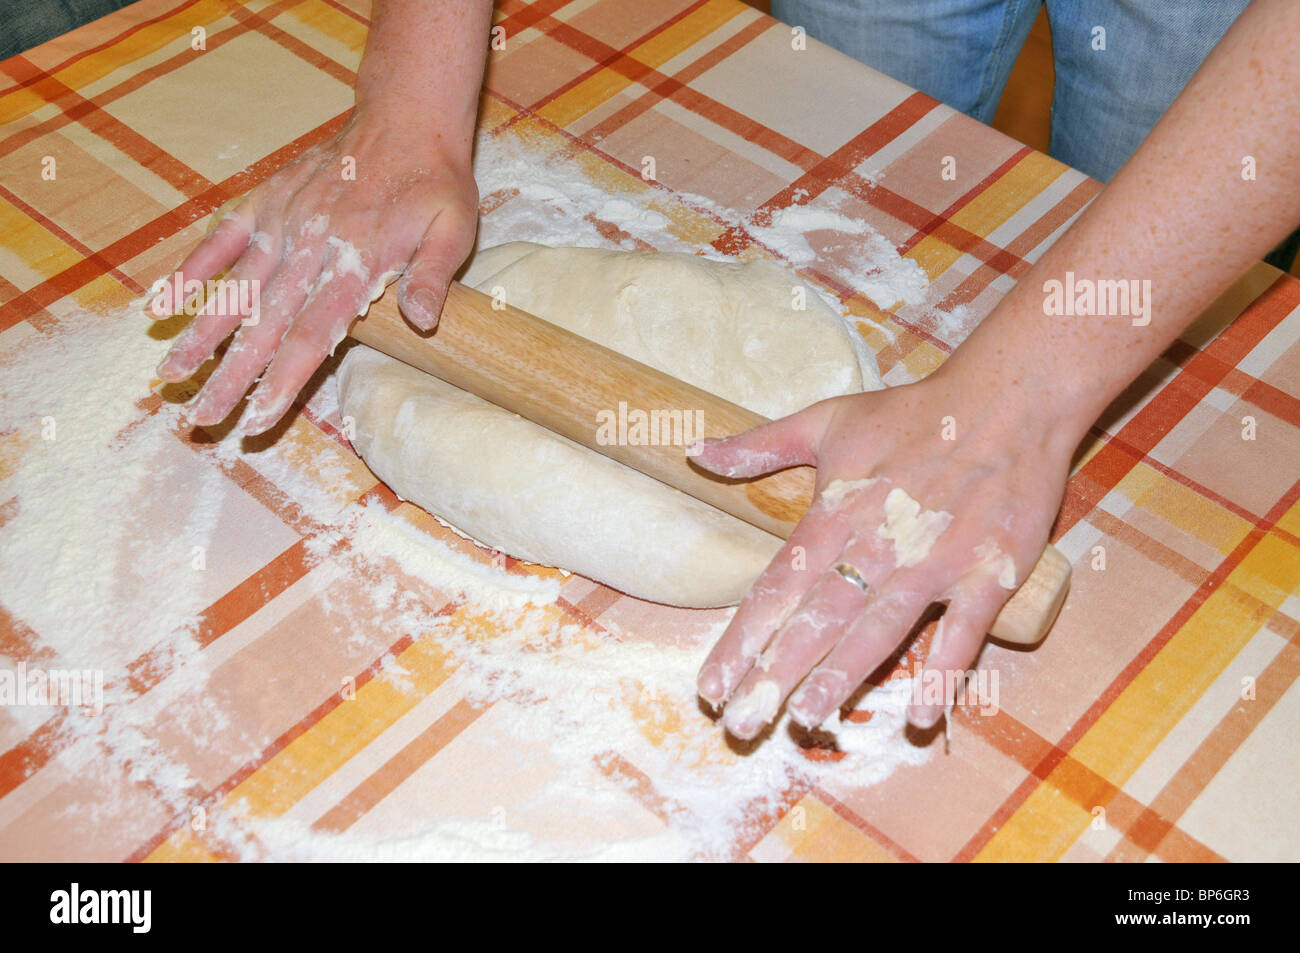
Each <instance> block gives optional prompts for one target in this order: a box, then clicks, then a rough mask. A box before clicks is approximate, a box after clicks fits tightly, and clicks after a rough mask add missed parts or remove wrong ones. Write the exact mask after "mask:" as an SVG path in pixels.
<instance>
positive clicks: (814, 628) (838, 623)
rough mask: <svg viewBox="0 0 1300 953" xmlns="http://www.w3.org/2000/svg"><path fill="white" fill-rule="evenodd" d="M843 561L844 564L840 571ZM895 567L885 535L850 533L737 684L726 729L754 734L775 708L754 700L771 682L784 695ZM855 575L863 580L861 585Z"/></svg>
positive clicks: (766, 695)
mask: <svg viewBox="0 0 1300 953" xmlns="http://www.w3.org/2000/svg"><path fill="white" fill-rule="evenodd" d="M878 496H879V494H877V497H878ZM873 503H874V504H877V505H878V503H879V500H878V498H877V499H871V498H866V499H865V500H864V505H862V506H861V507H860V508H859V509H858V510H857V515H858V516H860V515H861V514H863V513H870V512H873V510H872V509H871V504H873ZM836 521H837V522H840V523H843V524H845V525H847V526H853V525H861V523H860V521H859V520H855V519H852V518H844V517H839V518H837V520H836ZM841 566H843V567H845V571H844V572H843V573H842V572H841V571H840V568H839V567H841ZM893 571H894V560H893V558H892V552H891V551H890V549H889V546H888V541H887V540H882V539H880V538H879V537H878V536H877V535H876V534H875V533H874V532H870V531H869V532H865V533H863V532H858V533H855V534H853V535H852V536H851V537H850V538H849V539H848V541H847V542H846V543H845V545H844V546H843V547H842V548H841V550H840V552H839V553H838V554H836V556H835V557H834V558H833V559H831V560H830V561H829V562H828V563H827V565H826V568H825V570H824V571H823V573H822V575H820V576H819V577H818V578H817V581H816V582H815V583H814V584H813V586H812V587H811V588H809V589H808V590H807V593H806V595H805V596H804V598H803V600H802V601H801V602H800V604H799V606H798V607H797V608H796V609H795V610H794V611H793V612H791V613H790V614H789V617H788V618H787V619H786V620H785V621H784V622H782V623H781V625H780V627H779V628H778V630H777V631H776V633H775V634H774V635H773V636H772V639H771V640H770V642H769V644H768V646H767V648H766V650H765V651H764V652H763V654H762V656H761V657H760V658H759V659H758V661H757V664H756V665H755V666H754V667H753V668H752V670H751V671H750V672H749V674H748V675H747V676H746V677H745V680H744V682H742V684H741V685H740V686H739V687H738V688H737V689H736V691H735V700H734V701H732V702H731V703H730V704H729V705H728V706H727V716H726V717H725V718H724V723H725V724H726V726H727V729H728V730H729V731H731V733H732V734H733V735H735V736H736V737H738V738H752V737H754V736H755V735H757V734H758V732H759V731H761V730H762V728H763V726H764V725H765V724H766V723H767V721H769V720H770V719H771V717H772V715H774V714H775V709H774V708H772V706H771V703H770V701H769V702H767V703H766V704H763V705H758V704H755V702H754V701H753V700H754V699H770V698H771V697H772V696H773V694H774V693H773V689H772V686H773V685H775V686H776V688H777V689H779V694H778V695H777V699H776V700H777V701H782V700H784V699H785V698H786V697H787V696H788V695H789V694H790V692H791V691H793V690H794V688H795V686H796V685H798V684H799V682H801V681H802V680H803V678H804V676H806V675H807V674H808V673H809V672H810V671H812V669H813V667H814V666H816V664H817V663H818V662H820V661H821V660H822V658H824V657H825V655H826V654H827V653H828V652H829V651H830V650H831V649H832V648H834V647H835V645H836V644H837V643H838V642H839V641H840V639H841V638H842V637H843V636H844V633H845V631H846V630H847V629H848V627H849V626H850V625H851V624H852V623H853V621H854V620H855V619H856V618H857V617H858V615H859V614H860V613H861V612H862V610H863V608H864V607H865V606H866V605H867V602H868V599H869V598H870V594H871V591H872V590H873V588H875V587H877V586H880V585H881V584H883V583H884V582H885V580H887V579H888V578H889V576H890V574H891V573H892V572H893ZM855 580H860V581H861V584H862V586H865V591H864V589H863V588H861V587H860V586H859V584H858V582H857V581H855ZM764 683H767V684H764ZM744 699H751V700H750V701H744ZM792 714H793V713H792ZM757 716H764V717H761V718H757ZM756 719H757V720H756Z"/></svg>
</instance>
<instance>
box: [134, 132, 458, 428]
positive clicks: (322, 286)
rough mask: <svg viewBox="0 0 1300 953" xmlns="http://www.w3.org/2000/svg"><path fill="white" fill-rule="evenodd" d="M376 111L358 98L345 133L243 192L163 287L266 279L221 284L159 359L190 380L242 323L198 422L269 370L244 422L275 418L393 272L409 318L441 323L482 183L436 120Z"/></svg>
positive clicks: (165, 370)
mask: <svg viewBox="0 0 1300 953" xmlns="http://www.w3.org/2000/svg"><path fill="white" fill-rule="evenodd" d="M377 115H378V116H379V117H380V118H371V117H368V116H363V115H362V114H361V112H360V110H358V111H357V112H354V114H353V117H352V119H351V120H350V121H349V123H348V125H347V126H346V127H345V128H344V129H343V130H342V131H341V132H340V133H339V134H338V135H337V136H335V137H334V138H332V139H330V140H328V141H326V142H324V143H322V144H321V145H318V146H315V147H313V148H312V149H309V150H307V151H306V152H304V153H303V154H302V155H301V156H299V157H298V158H297V159H296V160H294V161H293V162H291V163H290V164H289V165H287V166H285V167H284V168H283V169H281V170H279V171H278V172H276V173H275V174H274V175H273V176H271V178H269V179H267V180H266V181H265V182H263V183H262V184H261V185H259V186H258V187H257V188H255V189H254V190H253V191H252V192H250V193H249V194H248V195H247V196H245V198H244V199H243V200H242V201H241V202H240V203H239V204H238V205H236V206H235V208H234V209H233V210H232V211H230V212H229V213H227V214H226V216H225V217H224V218H223V219H222V220H221V222H220V223H219V224H218V226H217V228H216V229H215V230H214V231H213V232H212V234H211V235H209V236H208V237H207V238H206V239H204V241H203V242H202V243H200V244H199V246H198V247H197V248H196V249H195V250H194V251H193V252H191V253H190V255H189V256H188V257H187V258H186V259H185V261H184V262H183V263H182V265H181V267H180V269H179V272H178V276H174V277H173V278H172V280H171V282H170V283H171V285H172V287H170V288H168V289H166V292H165V296H160V297H164V300H170V301H181V300H183V298H182V297H181V296H182V294H183V292H182V288H183V287H184V285H186V284H189V283H191V282H193V281H194V280H198V281H200V282H206V281H208V280H209V279H211V278H213V277H215V276H216V275H217V274H219V273H220V272H222V271H226V270H227V269H228V271H227V274H226V280H227V281H237V282H250V283H251V282H256V283H257V284H256V285H253V286H252V287H255V288H258V289H260V296H252V295H245V294H241V295H239V296H212V298H211V299H210V300H209V301H208V303H207V304H206V305H205V307H204V309H203V311H202V312H201V313H200V314H199V315H198V316H197V318H196V319H195V321H194V323H193V324H192V325H191V326H190V327H189V328H187V329H186V330H185V331H184V332H183V333H182V334H181V335H180V337H179V338H178V339H177V340H176V343H175V345H174V347H173V348H172V349H171V351H170V353H169V354H168V355H167V357H166V358H165V359H164V360H163V362H162V364H161V365H159V368H158V376H159V377H161V378H162V379H163V380H165V381H182V380H185V379H186V378H188V377H190V376H191V375H192V374H193V373H194V372H195V371H196V370H197V369H198V368H199V367H200V366H201V365H202V364H203V363H204V361H206V360H207V359H208V358H209V357H211V356H212V354H213V353H214V352H215V350H216V348H217V346H218V345H219V344H220V343H221V342H222V341H223V340H225V338H226V337H227V336H228V335H229V334H230V333H231V331H235V336H234V340H233V341H232V343H231V345H230V347H229V348H228V349H227V351H226V352H225V354H224V356H223V357H222V360H221V364H220V366H219V367H218V368H217V369H216V371H215V372H213V374H212V376H211V377H210V378H209V379H208V381H207V383H206V385H205V386H204V387H203V390H202V392H201V393H200V394H199V396H198V398H197V399H196V401H195V404H194V407H193V410H192V412H191V419H192V421H193V422H194V423H196V424H199V425H207V424H214V423H217V422H219V421H221V420H223V419H224V418H225V417H226V416H227V415H228V414H229V413H230V412H231V410H233V409H234V407H235V406H236V405H237V404H238V403H239V401H240V399H241V398H242V397H243V396H244V394H245V392H246V391H247V390H248V388H249V387H250V386H251V385H252V384H253V383H254V382H255V381H257V380H258V378H259V376H260V377H261V381H260V383H258V385H257V387H256V389H255V390H254V392H253V394H252V397H251V398H250V399H249V401H248V406H247V408H246V409H245V411H244V414H243V416H242V417H241V419H240V421H239V427H240V429H241V430H242V431H243V432H245V433H248V434H258V433H262V432H263V431H265V430H268V429H270V428H271V427H272V426H273V425H274V424H275V423H276V421H278V420H279V419H280V418H281V417H282V416H283V415H284V413H285V411H287V410H288V409H289V406H290V404H291V403H292V401H293V399H294V397H295V396H296V395H297V394H298V391H299V390H301V388H302V387H303V385H305V384H306V383H307V381H308V379H310V377H311V375H312V374H313V373H314V372H315V370H316V368H317V367H319V366H320V364H321V362H322V361H323V360H324V359H325V358H326V357H327V356H328V355H329V353H330V352H331V351H332V350H333V349H334V347H335V345H336V344H338V342H339V341H340V340H342V338H343V337H344V335H346V334H347V331H348V327H349V326H350V324H351V323H352V321H353V319H354V318H356V317H357V316H358V315H359V314H362V313H364V312H365V310H366V308H367V307H368V306H369V304H370V302H371V300H372V299H374V298H376V297H378V296H379V295H380V294H382V292H383V290H384V287H385V285H387V284H388V283H389V282H390V281H392V280H394V279H395V278H397V277H398V276H402V281H401V284H400V286H399V290H398V304H399V306H400V307H401V308H402V311H403V312H404V313H405V315H406V316H407V318H408V319H409V320H410V321H411V322H412V323H413V324H415V325H416V326H418V327H420V328H421V329H423V330H431V329H432V328H433V327H434V326H435V325H436V324H437V321H438V316H439V314H440V313H441V310H442V302H443V298H444V297H445V295H446V291H447V286H448V284H449V282H450V281H451V277H452V275H453V274H454V272H455V271H456V269H457V268H458V267H459V266H460V264H461V263H462V262H463V261H464V260H465V258H466V256H467V255H468V254H469V252H470V249H471V248H472V246H473V241H474V231H475V227H476V223H477V214H478V191H477V188H476V187H475V184H474V179H473V175H472V174H471V172H470V164H469V155H468V154H465V155H459V154H457V155H448V154H445V153H444V152H443V151H441V150H440V149H438V148H437V147H434V148H431V147H430V135H429V133H428V132H427V130H421V129H419V128H412V127H411V126H409V125H407V126H403V127H402V128H394V127H393V126H392V125H391V124H389V123H388V122H386V121H385V120H384V119H383V118H382V116H383V114H382V112H381V113H378V114H377ZM231 287H235V286H231ZM236 298H237V299H238V300H234V299H236ZM250 305H251V306H250ZM155 316H156V317H166V316H167V315H166V314H157V311H156V310H155ZM236 329H237V330H236ZM264 371H265V373H263V372H264Z"/></svg>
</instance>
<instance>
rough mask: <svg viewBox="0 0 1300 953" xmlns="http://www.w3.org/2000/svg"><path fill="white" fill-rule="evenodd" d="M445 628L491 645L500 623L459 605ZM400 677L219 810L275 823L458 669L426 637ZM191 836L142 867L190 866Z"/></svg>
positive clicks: (317, 731)
mask: <svg viewBox="0 0 1300 953" xmlns="http://www.w3.org/2000/svg"><path fill="white" fill-rule="evenodd" d="M532 611H537V612H545V613H547V615H548V617H549V616H552V615H553V619H551V621H554V622H556V623H557V624H558V623H559V621H560V620H562V612H561V610H560V609H559V608H558V607H556V606H543V607H538V608H537V609H535V610H532ZM443 623H444V624H446V625H447V626H449V627H452V628H455V629H458V630H460V631H461V632H462V634H466V635H467V637H469V638H471V639H472V638H475V637H476V636H474V635H473V634H472V633H474V632H475V631H477V632H479V633H481V637H483V638H492V637H494V636H495V635H496V634H498V632H499V623H498V621H497V620H496V619H495V618H493V617H492V616H491V615H490V614H489V615H485V614H482V613H481V610H479V609H476V608H474V607H470V606H463V607H461V608H460V609H458V610H457V611H456V612H454V613H452V614H451V615H450V616H448V617H447V618H446V619H445V620H443ZM395 662H396V664H397V666H399V667H400V669H401V670H402V671H403V672H404V676H403V681H404V683H405V685H404V686H399V685H397V684H395V683H394V682H393V681H391V680H389V679H385V678H373V679H371V680H370V681H368V682H366V684H364V685H363V686H361V687H360V688H358V689H357V692H356V695H355V696H354V697H353V699H352V700H351V701H348V702H344V703H342V704H340V705H338V706H337V707H335V708H334V709H333V710H332V711H330V712H329V713H328V714H326V715H325V716H324V717H323V718H321V719H320V721H318V722H317V723H316V724H314V725H312V726H311V727H310V728H308V729H307V730H306V731H305V732H303V733H302V734H301V735H299V736H298V737H297V738H295V739H294V740H293V741H291V742H289V744H287V745H286V746H285V747H284V748H283V749H282V750H281V751H279V752H278V753H277V754H275V755H274V756H273V757H272V758H270V759H269V760H268V761H267V762H266V764H264V765H262V766H261V767H260V768H258V769H257V770H256V771H255V772H253V774H251V775H249V777H247V778H245V779H244V780H243V781H242V782H240V784H239V785H237V786H236V787H235V788H234V789H233V790H232V791H231V792H230V793H229V794H228V795H226V797H225V798H224V800H223V802H222V808H221V809H222V810H235V811H240V812H243V813H248V814H252V815H254V816H279V815H281V814H283V813H285V812H286V811H288V810H289V808H291V807H292V806H293V805H294V804H296V803H297V802H298V801H299V800H301V799H302V798H303V797H304V796H305V795H306V794H307V793H308V792H309V791H311V790H312V789H313V788H315V787H316V786H317V785H319V784H320V783H321V782H322V781H324V780H325V779H326V778H328V777H329V776H330V775H331V774H333V773H334V772H335V771H337V770H338V769H339V768H340V767H342V766H343V765H344V764H345V763H346V762H347V761H349V760H350V759H352V758H353V757H355V756H356V755H358V754H360V753H361V752H362V751H363V750H364V749H365V748H366V747H367V746H368V745H370V744H371V743H373V742H374V741H375V740H376V739H377V738H378V737H379V736H380V735H382V734H383V733H384V732H385V731H387V730H388V729H389V728H390V727H391V726H392V725H393V724H394V723H395V722H397V720H398V719H399V718H401V717H402V716H403V715H405V714H406V713H407V712H409V711H410V710H411V709H412V708H413V707H415V705H417V704H418V703H419V702H420V701H421V700H422V699H423V698H424V697H425V696H427V695H429V694H430V693H431V692H433V691H434V690H435V689H437V688H438V687H439V686H440V685H442V684H443V683H444V682H445V681H446V680H447V679H448V678H450V677H451V675H452V674H453V673H454V672H455V670H456V668H457V663H456V661H455V659H454V657H453V656H452V655H450V654H449V653H448V652H446V651H444V650H443V649H442V648H441V646H440V645H439V644H438V642H437V641H435V640H434V639H432V638H421V639H419V640H417V641H416V642H414V643H413V644H412V645H411V646H410V647H408V648H407V649H406V650H405V651H404V652H402V653H401V654H400V655H398V656H397V657H396V659H395ZM201 839H202V838H201V836H199V837H196V836H195V835H194V834H193V832H192V831H189V830H181V831H177V832H176V833H175V834H173V835H172V836H171V837H169V838H168V839H167V840H166V841H165V842H164V843H162V844H161V845H159V847H158V848H157V849H155V850H154V851H153V852H152V853H151V854H150V855H149V857H148V858H147V859H148V860H173V859H175V860H192V859H196V857H195V856H194V855H195V854H196V853H197V852H205V851H206V850H207V848H206V847H203V846H202V844H201V843H199V841H201Z"/></svg>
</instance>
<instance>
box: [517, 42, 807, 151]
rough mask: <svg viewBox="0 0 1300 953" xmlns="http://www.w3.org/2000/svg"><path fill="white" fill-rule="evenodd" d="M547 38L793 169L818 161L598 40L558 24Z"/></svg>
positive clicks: (755, 123)
mask: <svg viewBox="0 0 1300 953" xmlns="http://www.w3.org/2000/svg"><path fill="white" fill-rule="evenodd" d="M547 35H548V36H550V37H552V38H554V39H556V40H559V41H560V42H562V43H564V45H565V46H568V47H569V48H570V49H573V50H576V51H577V52H579V53H582V54H583V55H584V56H588V57H590V58H591V59H593V60H596V61H597V62H601V61H603V60H606V59H608V60H609V65H608V67H607V68H608V69H611V70H613V71H614V72H616V73H618V74H620V75H621V76H623V77H625V78H626V79H629V80H631V81H633V82H637V83H641V84H642V85H643V86H646V87H647V88H648V89H649V93H647V95H648V96H657V97H660V98H664V99H671V100H672V101H673V102H675V103H677V105H679V106H681V107H683V108H685V109H689V110H690V111H691V112H693V113H695V114H696V115H697V116H701V117H703V118H704V119H707V120H709V121H710V122H712V123H714V124H715V125H718V126H721V127H722V128H723V129H726V130H728V131H729V132H733V133H735V134H736V135H738V136H740V137H741V138H742V139H744V140H746V141H748V142H752V143H754V144H755V145H757V146H760V147H761V148H764V149H767V151H768V152H771V153H772V154H773V155H776V156H779V157H780V158H782V159H784V160H785V161H786V162H789V163H790V164H791V165H796V166H798V167H799V168H809V167H811V166H812V165H814V164H815V163H816V162H817V160H818V155H817V153H816V152H813V151H812V150H811V149H809V148H807V147H806V146H804V145H802V144H800V143H798V142H796V141H795V140H793V139H791V138H789V137H788V136H784V135H782V134H781V133H779V132H776V131H775V130H773V129H771V128H769V127H768V126H766V125H764V124H763V123H761V122H758V121H757V120H754V119H751V118H750V117H748V116H746V115H745V114H744V113H742V112H740V111H738V110H735V109H732V108H731V107H730V106H727V105H725V104H723V103H720V102H718V101H717V100H715V99H712V98H710V97H708V96H706V95H704V94H703V93H701V92H699V91H698V90H695V89H692V88H691V87H689V86H687V85H686V84H685V83H683V82H681V81H680V80H677V79H675V78H674V77H672V76H665V75H664V74H663V73H660V72H659V71H658V70H656V69H654V68H652V67H650V66H647V65H646V64H644V63H642V62H641V61H640V60H637V59H634V58H632V57H630V56H627V55H624V54H623V53H622V52H620V51H619V50H616V49H614V48H613V47H612V46H607V45H606V44H604V43H601V42H600V41H599V40H596V39H593V38H592V37H589V36H587V35H586V34H585V33H582V32H581V31H579V30H577V29H575V28H574V27H571V26H569V25H568V24H567V23H560V22H558V21H557V22H556V25H555V26H554V27H553V28H550V29H548V30H547ZM529 111H530V112H531V111H532V110H529ZM539 118H540V117H539Z"/></svg>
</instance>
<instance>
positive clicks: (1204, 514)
mask: <svg viewBox="0 0 1300 953" xmlns="http://www.w3.org/2000/svg"><path fill="white" fill-rule="evenodd" d="M1116 489H1117V490H1118V491H1119V492H1120V493H1122V494H1123V495H1124V496H1126V497H1128V498H1129V499H1130V500H1132V501H1133V503H1134V504H1135V505H1137V506H1140V507H1141V508H1142V509H1143V510H1145V511H1146V512H1148V513H1150V514H1151V515H1152V516H1156V517H1159V518H1160V519H1162V520H1164V521H1165V522H1166V523H1168V524H1169V525H1170V526H1173V527H1175V528H1177V529H1180V530H1182V531H1183V532H1184V533H1186V534H1187V535H1188V536H1191V537H1192V538H1194V539H1197V540H1199V541H1200V542H1202V543H1204V544H1205V545H1207V546H1210V547H1213V548H1214V549H1215V550H1217V551H1218V552H1219V553H1220V554H1221V555H1223V556H1227V555H1228V554H1229V553H1231V552H1232V551H1233V550H1234V549H1236V548H1237V547H1238V546H1240V545H1241V541H1242V540H1243V539H1245V538H1246V534H1247V533H1249V532H1250V530H1251V524H1250V522H1249V521H1247V520H1244V519H1242V518H1241V517H1240V516H1237V515H1236V514H1235V513H1232V512H1229V511H1228V510H1226V509H1224V508H1223V507H1222V506H1219V505H1218V504H1217V503H1214V502H1213V501H1211V500H1207V499H1206V498H1205V497H1204V496H1202V495H1201V494H1200V493H1197V492H1196V491H1195V490H1193V489H1191V488H1190V487H1186V486H1183V485H1182V484H1181V483H1179V482H1178V481H1176V480H1172V479H1169V478H1168V477H1166V476H1164V475H1163V474H1161V473H1159V472H1158V471H1156V470H1154V469H1152V468H1151V467H1150V466H1148V465H1147V464H1145V463H1139V464H1138V465H1137V466H1135V467H1134V468H1133V469H1132V470H1130V471H1129V472H1128V473H1127V474H1125V476H1124V478H1123V479H1122V480H1120V482H1119V485H1118V486H1117V487H1116Z"/></svg>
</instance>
